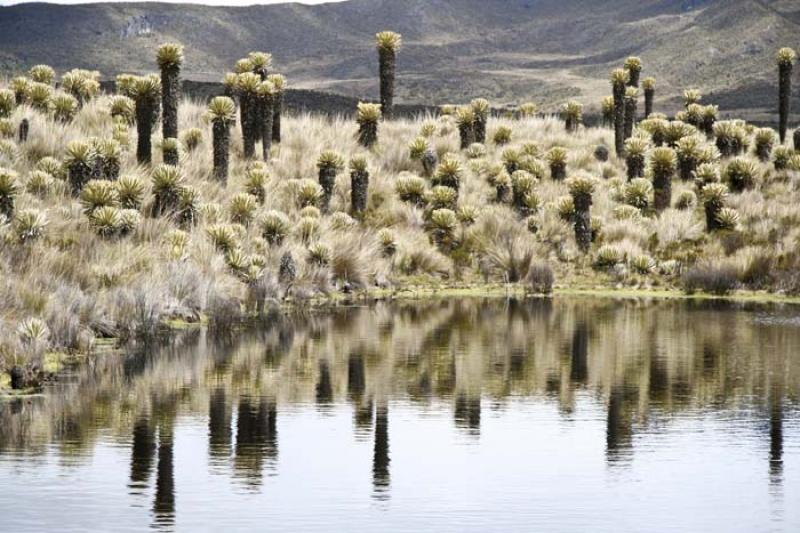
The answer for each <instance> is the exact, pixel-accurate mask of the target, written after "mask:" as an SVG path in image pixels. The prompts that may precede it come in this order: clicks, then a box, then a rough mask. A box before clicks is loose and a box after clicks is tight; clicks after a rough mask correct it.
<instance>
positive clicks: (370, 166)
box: [0, 67, 800, 379]
mask: <svg viewBox="0 0 800 533" xmlns="http://www.w3.org/2000/svg"><path fill="white" fill-rule="evenodd" d="M248 68H249V67H248ZM33 73H34V71H32V73H31V75H32V76H33ZM36 74H37V76H39V75H41V76H44V75H45V74H47V71H46V69H43V68H40V69H39V70H37V71H36ZM243 75H244V76H250V77H252V74H251V73H250V72H249V71H248V72H247V73H245V74H243ZM72 76H73V77H74V78H75V79H82V80H84V81H83V82H80V83H77V82H75V83H72V84H71V85H70V86H69V87H65V88H64V89H65V90H69V91H70V93H71V94H72V95H73V96H70V95H69V94H67V93H66V92H63V91H62V90H55V89H53V88H52V87H51V86H50V83H52V79H50V80H49V81H48V80H47V79H45V81H44V82H31V81H26V82H22V81H20V80H19V79H16V80H12V81H11V82H10V84H9V87H11V89H9V90H7V91H5V92H0V114H4V115H7V116H6V117H4V118H2V119H0V133H2V136H3V139H2V140H0V212H1V213H2V215H0V219H1V220H0V233H2V239H0V355H2V357H1V358H0V370H6V371H9V370H11V369H14V368H15V367H19V366H20V365H19V363H20V362H27V363H29V364H28V365H27V366H26V368H27V369H28V370H26V372H28V371H29V372H33V373H34V374H36V373H37V372H40V371H41V370H42V368H44V367H46V366H47V364H48V357H49V356H48V354H51V353H52V352H53V351H59V352H67V351H83V352H85V351H90V350H91V349H92V346H93V344H94V343H95V342H96V338H97V337H104V336H105V337H115V338H117V339H121V340H123V341H124V340H127V339H130V338H134V337H138V336H141V335H148V334H152V332H153V331H154V329H155V328H156V326H157V325H158V324H160V323H163V322H165V321H166V320H169V319H182V320H187V321H199V320H200V319H201V317H203V316H209V317H210V318H211V320H212V321H214V322H216V323H218V324H222V325H225V324H229V323H231V321H233V320H235V319H236V318H237V317H239V316H240V315H243V314H245V313H258V312H262V311H263V310H264V309H265V308H266V307H267V306H268V305H270V304H271V303H277V302H280V301H282V300H284V299H287V298H288V299H291V300H293V301H304V300H308V299H310V298H326V297H330V296H332V295H334V294H336V293H341V292H344V293H349V292H352V291H358V290H367V289H375V288H387V289H403V288H408V287H410V286H415V285H416V286H419V285H424V286H429V287H430V286H434V287H436V286H442V285H444V284H451V285H452V284H458V285H462V286H464V285H467V286H475V285H479V284H482V283H512V284H523V285H525V286H528V287H530V288H531V289H534V290H536V291H542V292H547V291H549V290H550V288H551V286H552V284H553V281H552V280H553V277H555V283H556V285H560V286H570V287H574V286H606V287H608V286H625V287H655V286H662V287H681V286H683V287H685V288H687V290H692V291H694V290H709V291H712V292H717V293H725V292H729V291H730V290H732V289H735V288H752V289H769V290H781V291H787V292H797V291H798V290H800V285H799V284H798V282H800V280H798V278H797V276H796V274H795V272H796V271H797V266H798V262H799V259H800V258H798V252H797V250H798V247H797V244H798V237H800V227H799V226H798V219H800V214H799V212H798V210H797V207H796V199H797V189H798V186H800V155H798V154H797V153H795V152H794V150H793V149H792V148H791V147H790V146H789V145H779V143H778V141H777V140H776V139H775V135H774V132H772V131H771V130H765V129H756V128H754V127H753V126H751V125H749V124H746V123H744V122H741V121H728V122H717V123H716V125H714V127H713V128H711V127H710V126H709V125H708V124H705V123H701V122H699V119H698V116H697V114H698V113H700V111H699V106H698V109H695V108H693V107H692V106H691V105H688V106H687V111H686V112H684V113H681V114H679V116H678V117H677V119H676V120H672V121H669V120H667V118H666V117H665V116H663V115H658V114H654V115H651V116H650V118H649V119H648V120H646V121H643V122H640V123H638V124H637V126H636V128H635V129H634V130H633V137H632V138H631V139H629V140H628V141H627V142H626V144H625V147H626V151H627V153H628V156H629V159H628V160H626V159H625V158H624V157H613V156H612V157H611V158H610V159H609V158H608V150H607V149H605V150H604V149H603V148H601V147H609V146H612V147H613V146H614V132H613V131H612V130H611V129H607V128H585V127H583V126H581V125H580V120H581V118H580V105H579V104H578V103H577V102H575V103H571V104H570V105H568V106H567V107H566V108H565V109H572V110H573V111H572V112H569V113H567V112H565V114H564V119H566V120H567V127H565V123H564V122H563V121H562V120H561V119H559V118H556V117H552V116H537V115H535V113H534V112H529V111H530V110H531V109H533V107H532V106H525V107H524V110H525V112H520V113H517V114H514V115H508V116H504V117H490V118H489V119H488V122H487V123H486V132H485V137H486V142H484V143H470V142H468V143H464V139H465V137H466V138H467V139H470V140H473V138H474V133H475V132H474V131H473V130H471V128H474V125H475V122H474V121H475V118H474V117H475V116H481V113H483V112H484V111H481V110H485V107H486V106H485V104H484V102H482V101H476V102H474V103H473V105H472V107H471V108H461V109H459V110H455V109H452V108H443V110H442V111H443V112H442V114H441V115H439V116H421V117H418V118H416V119H398V120H392V121H385V120H384V121H381V120H380V108H379V106H373V107H374V108H375V109H373V108H370V109H369V110H367V107H364V108H363V110H362V113H360V115H359V116H360V119H359V121H360V125H359V124H357V123H356V122H355V121H351V120H347V119H344V118H341V117H333V118H330V117H321V116H311V115H301V116H292V117H284V120H283V131H282V134H281V139H280V142H279V143H278V142H275V143H274V144H273V146H272V149H271V152H269V151H268V152H269V153H268V154H267V155H268V156H269V157H268V160H267V161H259V160H257V159H259V158H257V157H255V156H252V157H248V158H246V157H244V147H243V143H242V135H240V130H239V123H238V122H237V124H236V125H235V126H234V127H233V128H232V129H231V135H230V138H231V145H230V167H229V173H228V176H229V177H228V179H227V181H223V180H220V179H219V177H215V175H214V173H213V168H214V165H213V162H212V158H213V150H212V127H211V123H210V120H209V115H208V109H207V105H206V104H205V103H200V102H195V101H187V100H184V101H182V102H181V104H180V107H179V113H178V124H179V125H180V132H179V138H180V140H175V139H160V133H158V131H160V128H154V133H153V147H154V148H153V157H152V163H151V164H149V165H148V164H139V163H138V162H137V161H139V160H142V158H141V157H139V158H137V153H136V152H137V144H138V148H139V149H140V150H141V143H137V141H138V139H137V129H138V130H142V128H141V124H139V125H138V126H140V127H139V128H137V127H136V126H135V125H134V112H133V107H132V106H133V102H132V101H130V100H127V99H126V98H125V97H120V96H116V95H105V94H97V87H96V86H95V84H93V82H92V80H94V79H95V78H96V76H95V74H94V73H89V72H85V71H75V72H74V73H73V74H72ZM240 76H242V74H240ZM47 77H48V76H44V78H47ZM248 79H249V78H248ZM118 81H119V82H120V86H121V90H123V92H127V93H128V94H131V95H132V96H134V97H138V96H140V95H141V94H147V95H149V97H152V95H153V94H154V93H152V91H155V90H156V88H155V85H157V84H158V80H157V78H140V79H138V81H137V80H133V79H130V78H124V77H123V78H120V79H119V80H118ZM254 83H258V80H255V81H254ZM266 83H272V82H266ZM26 84H27V85H26ZM23 85H24V87H23ZM125 87H128V89H127V90H126V89H125ZM130 87H133V89H130ZM15 92H16V95H15ZM151 93H152V94H151ZM690 93H691V94H690ZM17 96H19V100H20V101H19V104H18V105H17V104H15V103H14V100H15V99H16V97H17ZM690 96H691V99H692V101H695V100H696V99H698V98H699V97H700V95H699V94H695V93H694V92H691V91H687V97H686V98H687V104H688V103H689V102H688V99H689V98H690ZM476 110H478V112H477V113H476ZM366 111H369V113H367V112H366ZM367 115H369V116H367ZM469 117H473V118H472V119H470V118H469ZM678 119H680V120H678ZM239 120H241V117H239ZM365 121H367V122H368V123H369V124H370V125H371V126H370V127H371V128H372V127H373V126H374V128H375V131H373V130H372V129H370V131H369V134H370V136H375V135H377V137H376V138H375V139H374V142H370V143H364V142H363V141H364V139H363V136H364V132H363V126H364V123H365ZM690 123H695V124H696V126H693V125H691V124H690ZM23 124H27V127H28V134H27V138H25V139H20V138H19V137H18V132H19V130H20V126H21V125H23ZM360 126H361V127H362V130H359V127H360ZM144 131H146V128H144ZM790 138H791V137H790ZM371 140H372V138H371ZM359 141H361V142H359ZM365 144H368V145H369V148H365V147H364V145H365ZM462 146H463V149H462ZM176 151H177V156H178V161H179V162H178V165H177V166H172V165H164V164H163V159H164V157H163V156H162V152H163V153H164V154H165V155H167V156H168V157H172V158H174V157H175V154H176ZM676 152H677V154H676ZM632 154H638V155H639V156H640V161H639V163H638V164H640V165H641V164H642V163H643V167H642V168H641V169H640V172H638V173H637V174H636V175H642V177H636V176H630V177H631V179H630V180H629V179H628V176H629V169H628V165H629V164H632V163H631V161H632V160H631V159H630V157H631V156H632ZM139 155H141V154H139ZM687 165H688V167H687ZM321 167H324V168H325V169H326V171H327V172H328V173H327V174H326V177H325V178H326V180H327V181H324V180H322V181H324V183H323V184H324V185H325V187H327V188H330V184H331V182H330V177H331V176H333V175H335V178H334V179H333V181H332V183H333V188H332V190H330V197H329V198H328V196H327V193H326V189H325V188H323V186H322V185H323V184H321V183H320V181H321V180H320V179H319V178H318V176H319V175H320V168H321ZM681 177H683V178H685V179H680V178H681ZM354 183H355V184H357V185H358V187H360V188H359V189H358V190H356V191H353V190H352V186H351V184H354ZM365 185H366V189H365V190H366V203H365V205H364V208H363V209H362V207H361V206H360V203H361V202H362V201H363V200H364V189H362V188H363V187H364V186H365ZM323 199H325V200H326V201H323ZM354 200H355V201H356V202H357V203H358V204H359V205H356V206H355V209H354V204H353V201H354ZM576 235H578V236H579V239H580V242H581V246H579V245H578V244H577V243H576ZM719 276H724V278H723V279H721V278H719ZM704 280H705V281H704ZM12 377H13V376H12ZM19 379H22V378H19Z"/></svg>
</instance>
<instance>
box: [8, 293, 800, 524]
mask: <svg viewBox="0 0 800 533" xmlns="http://www.w3.org/2000/svg"><path fill="white" fill-rule="evenodd" d="M798 311H800V308H797V307H791V306H785V307H776V306H769V307H763V306H755V305H747V306H745V305H742V304H725V303H711V302H705V303H699V302H695V303H691V302H682V301H655V300H652V301H645V300H615V299H591V298H557V299H555V300H505V299H463V300H441V301H425V302H422V303H420V302H416V303H413V302H398V303H377V304H373V305H365V306H363V307H341V308H337V309H334V310H330V311H314V312H307V313H302V314H301V313H298V314H297V315H296V316H291V317H282V318H278V317H276V318H272V319H269V320H265V321H264V323H263V324H261V325H259V326H258V327H253V328H252V331H247V332H242V333H237V334H235V335H233V336H225V335H222V334H214V335H212V334H211V333H209V332H206V331H192V332H186V333H183V334H182V335H179V336H178V337H177V338H174V339H172V340H171V341H170V342H169V343H162V344H161V345H159V346H157V347H148V348H142V349H140V350H137V351H136V352H134V353H130V354H127V355H124V356H123V355H120V356H116V355H115V356H102V357H101V356H98V357H97V358H95V359H93V360H92V361H91V362H90V364H88V365H85V366H82V367H80V368H78V369H76V370H74V371H73V372H72V373H70V374H69V375H68V376H66V377H65V378H64V379H63V380H62V381H61V382H60V383H58V384H57V385H54V386H51V387H49V388H48V389H47V390H46V391H45V393H44V394H43V395H42V396H40V397H36V398H31V399H25V400H21V401H20V400H14V401H10V400H4V401H2V402H0V530H1V531H9V532H12V531H13V532H20V531H37V532H39V531H51V530H52V531H60V532H65V531H89V530H95V531H142V530H145V529H148V528H154V529H157V530H178V531H223V530H224V531H435V532H447V531H459V532H461V531H581V532H585V531H615V532H618V531H644V530H647V531H680V532H685V531H724V532H735V531H742V532H753V531H800V505H798V503H800V409H799V408H798V407H799V406H800V395H799V393H800V351H799V349H800V313H799V312H798Z"/></svg>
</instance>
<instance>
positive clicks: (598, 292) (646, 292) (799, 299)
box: [337, 285, 800, 304]
mask: <svg viewBox="0 0 800 533" xmlns="http://www.w3.org/2000/svg"><path fill="white" fill-rule="evenodd" d="M525 293H526V291H525V289H524V288H523V287H520V286H518V285H480V286H465V287H447V286H444V287H438V288H434V287H423V286H420V287H408V288H405V289H403V290H399V291H392V290H388V289H376V290H370V291H367V292H366V293H364V296H365V297H369V298H377V299H389V298H391V299H406V300H414V299H423V298H457V297H503V296H521V295H525ZM553 293H554V296H553V298H558V297H559V296H592V297H597V298H660V299H676V300H729V301H734V302H737V301H741V302H755V303H787V304H800V296H787V295H782V294H774V293H769V292H765V291H737V292H735V293H733V294H729V295H727V296H716V295H713V294H704V293H695V294H686V293H685V292H682V291H678V290H670V289H652V290H651V289H612V288H589V287H586V288H580V287H560V288H558V287H557V288H555V289H554V290H553ZM341 298H342V297H341V296H337V299H341Z"/></svg>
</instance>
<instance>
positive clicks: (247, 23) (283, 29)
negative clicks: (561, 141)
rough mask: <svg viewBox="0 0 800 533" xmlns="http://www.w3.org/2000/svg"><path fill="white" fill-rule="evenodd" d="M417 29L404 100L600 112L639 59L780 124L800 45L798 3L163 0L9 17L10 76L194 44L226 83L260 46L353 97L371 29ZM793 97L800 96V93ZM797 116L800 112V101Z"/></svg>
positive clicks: (368, 53) (370, 67)
mask: <svg viewBox="0 0 800 533" xmlns="http://www.w3.org/2000/svg"><path fill="white" fill-rule="evenodd" d="M383 29H393V30H395V31H399V32H401V33H402V34H403V35H404V40H405V46H404V48H403V50H402V52H401V55H400V59H399V65H398V68H399V71H398V75H399V78H400V83H399V88H398V89H399V95H398V96H399V100H400V101H401V102H404V103H410V104H431V103H433V104H442V103H446V102H455V103H460V102H464V101H467V100H469V99H471V98H473V97H476V96H484V97H487V98H490V99H491V100H492V101H493V102H496V103H498V104H506V103H515V102H520V101H524V100H536V101H539V102H541V103H542V104H544V106H545V109H547V108H551V109H555V108H556V106H557V105H559V104H560V103H562V102H563V101H564V100H566V99H567V98H576V99H579V100H581V101H582V102H583V103H584V104H586V105H587V110H588V111H590V112H591V110H592V107H593V106H594V107H595V108H596V106H597V102H598V101H599V99H600V98H601V97H602V96H604V95H606V94H607V93H608V92H609V87H608V82H607V75H608V72H609V70H610V69H611V68H612V67H614V66H618V65H619V64H620V63H621V62H622V60H623V59H624V58H625V57H626V56H627V55H630V54H636V55H639V56H641V57H642V58H643V60H644V62H645V74H646V75H654V76H656V77H657V78H658V80H659V91H658V95H659V103H660V105H661V106H662V108H664V109H666V110H667V111H672V110H674V109H675V108H677V106H678V104H679V100H678V97H679V95H680V94H681V92H682V90H683V89H684V88H686V87H699V88H700V89H702V90H703V92H704V93H705V94H707V95H708V97H707V99H708V100H709V101H715V102H720V103H723V104H724V108H723V111H729V112H731V113H733V114H736V115H737V116H742V115H746V116H747V117H748V118H751V119H760V120H765V119H770V118H771V116H770V113H771V112H772V108H773V107H774V101H775V99H776V95H775V92H776V91H775V88H774V86H775V83H774V78H775V66H774V62H773V54H774V52H775V50H777V48H779V47H780V46H782V45H787V46H795V47H797V46H798V45H800V43H798V42H797V41H798V37H797V36H798V35H800V33H799V32H798V30H800V4H798V3H797V2H792V1H790V0H614V1H589V0H571V1H556V0H350V1H348V2H342V3H335V4H327V5H325V4H323V5H316V6H305V5H299V4H284V5H271V6H250V7H212V6H200V5H174V4H158V3H148V4H142V3H129V4H127V3H125V4H117V3H115V4H92V5H76V6H61V5H49V4H26V5H18V6H12V7H5V8H0V69H2V70H4V71H6V72H12V71H20V70H25V69H27V68H28V67H30V66H31V65H33V64H36V63H41V62H44V63H48V64H51V65H53V66H54V67H56V68H57V69H59V70H64V69H66V68H72V67H76V66H78V67H86V68H92V69H99V70H100V71H101V72H102V73H103V74H104V75H106V76H112V75H114V74H117V73H119V72H123V71H133V72H142V71H147V70H152V69H154V64H153V61H152V58H153V51H154V50H155V48H156V47H157V46H158V44H160V43H161V42H163V41H165V40H173V39H174V40H178V41H180V42H182V43H184V44H185V45H186V47H187V50H190V53H189V54H188V55H187V64H186V77H187V78H189V79H193V80H198V81H216V80H219V79H220V77H221V75H222V74H223V73H224V72H225V71H227V70H229V69H230V68H231V66H232V64H233V62H234V61H235V60H236V59H237V58H239V57H242V56H243V55H245V54H246V53H247V52H248V51H250V50H267V51H270V52H272V53H273V54H274V56H275V63H276V66H277V68H279V69H280V70H281V71H282V72H284V73H285V74H286V75H288V76H289V78H290V80H291V81H292V83H293V85H294V86H295V87H298V88H303V89H316V90H322V91H327V92H333V93H339V94H344V95H348V96H355V97H369V96H371V97H374V96H375V95H376V94H377V75H376V74H377V72H376V71H377V65H376V60H375V52H374V48H373V34H374V33H376V32H377V31H380V30H383ZM795 100H798V98H797V97H795ZM795 109H800V101H798V105H796V106H795Z"/></svg>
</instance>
